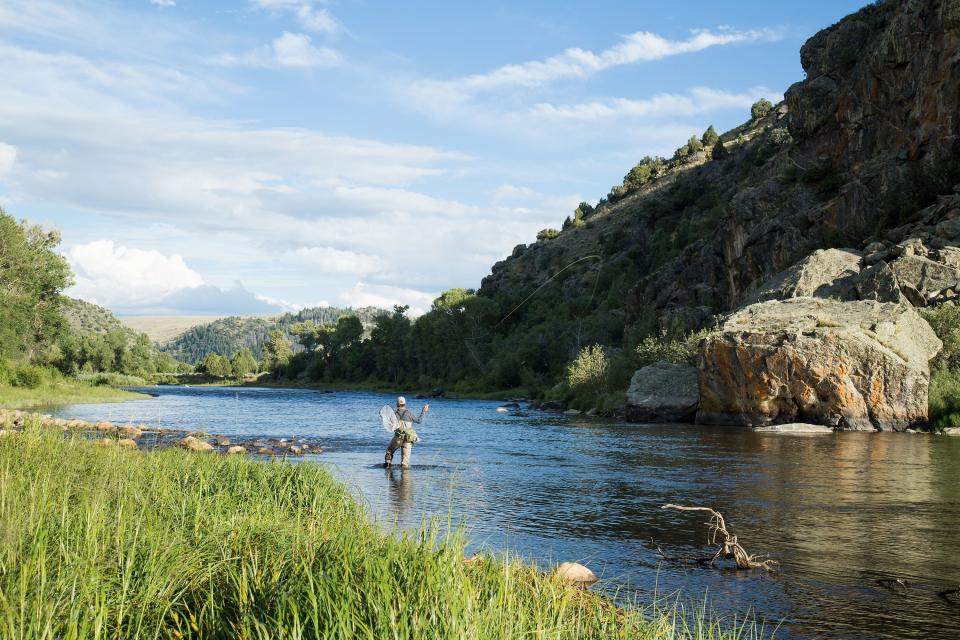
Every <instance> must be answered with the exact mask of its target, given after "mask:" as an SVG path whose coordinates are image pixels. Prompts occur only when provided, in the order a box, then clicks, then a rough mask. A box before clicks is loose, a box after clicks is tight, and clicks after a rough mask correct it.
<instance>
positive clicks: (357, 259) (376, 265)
mask: <svg viewBox="0 0 960 640" xmlns="http://www.w3.org/2000/svg"><path fill="white" fill-rule="evenodd" d="M293 253H294V255H295V256H296V257H297V258H299V259H300V260H301V261H303V262H304V263H305V264H307V265H308V266H310V267H311V268H313V269H316V270H317V271H319V272H321V273H353V274H356V275H365V274H368V273H374V272H376V271H379V270H380V261H379V260H378V259H377V258H376V257H375V256H370V255H365V254H361V253H354V252H353V251H341V250H339V249H334V248H333V247H300V248H299V249H297V250H295V251H294V252H293Z"/></svg>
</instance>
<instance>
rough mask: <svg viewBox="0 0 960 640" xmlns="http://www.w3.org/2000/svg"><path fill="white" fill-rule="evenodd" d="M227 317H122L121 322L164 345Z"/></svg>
mask: <svg viewBox="0 0 960 640" xmlns="http://www.w3.org/2000/svg"><path fill="white" fill-rule="evenodd" d="M224 317H226V316H120V322H122V323H123V324H125V325H126V326H128V327H130V328H131V329H133V330H134V331H138V332H141V333H145V334H147V337H149V338H150V340H152V341H153V342H156V343H157V344H163V343H164V342H169V341H170V340H173V339H174V338H176V337H177V336H179V335H180V334H181V333H185V332H186V331H188V330H190V329H192V328H194V327H197V326H200V325H202V324H210V323H211V322H213V321H215V320H219V319H221V318H224Z"/></svg>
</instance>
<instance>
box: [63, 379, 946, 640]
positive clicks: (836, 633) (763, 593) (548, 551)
mask: <svg viewBox="0 0 960 640" xmlns="http://www.w3.org/2000/svg"><path fill="white" fill-rule="evenodd" d="M150 391H151V392H153V393H157V394H158V395H159V397H157V398H154V399H150V400H143V401H134V402H128V403H124V404H120V405H78V406H74V407H66V408H63V409H61V410H60V412H59V413H60V415H65V416H71V417H79V418H86V419H91V418H97V419H100V418H106V419H109V420H112V421H114V422H128V421H130V422H138V423H139V422H142V423H147V424H151V425H154V424H156V425H159V426H164V427H183V428H187V429H203V430H205V431H207V432H211V433H222V434H225V435H228V436H231V437H233V436H237V437H240V436H244V437H246V436H250V437H264V438H267V437H286V438H291V439H292V438H307V439H310V440H311V441H314V440H315V441H318V442H319V443H320V444H321V445H322V446H323V448H324V450H325V452H324V453H323V454H322V455H320V456H318V457H317V458H316V460H318V461H321V462H324V463H325V464H327V466H328V467H329V468H330V469H331V471H332V472H333V473H334V474H335V475H336V476H337V477H339V478H340V479H341V480H343V481H344V482H345V483H346V484H347V485H348V486H349V487H350V488H351V489H352V490H353V491H354V492H355V494H356V495H357V496H358V497H359V498H360V499H361V501H362V502H363V503H364V504H365V506H366V508H367V509H368V511H369V513H370V514H371V515H372V516H373V517H374V518H376V519H377V520H378V521H379V522H380V523H381V524H382V525H383V526H384V527H385V528H387V529H392V528H393V527H406V528H419V526H420V525H421V523H422V522H423V521H424V520H425V519H431V518H439V519H441V520H443V521H446V520H447V519H448V516H449V517H450V519H451V520H452V521H453V524H454V525H455V526H456V525H462V526H464V527H465V528H466V529H467V531H468V536H469V538H470V540H471V541H472V545H471V548H472V549H474V550H476V549H479V548H487V549H491V548H492V549H510V550H512V551H515V552H517V553H519V554H521V555H522V556H523V557H526V558H529V559H530V560H532V561H534V562H537V563H540V564H542V565H544V566H546V565H548V564H550V563H552V562H558V561H564V560H577V561H582V562H584V563H585V564H587V565H588V566H590V568H591V569H593V570H594V571H595V572H596V573H597V574H598V575H601V576H602V577H603V579H604V583H603V584H604V587H603V588H605V589H609V590H610V591H611V592H616V593H617V595H618V597H619V598H621V599H625V600H631V599H633V598H636V599H637V600H638V601H640V602H644V601H646V600H649V599H650V598H651V597H653V596H654V594H673V593H676V592H678V591H682V592H683V593H684V594H686V595H688V596H689V597H692V598H697V597H702V596H703V594H704V593H707V594H709V597H710V600H711V602H712V605H713V606H714V608H716V609H717V610H718V611H719V612H720V613H722V614H728V615H731V616H732V615H735V614H736V615H739V616H740V617H742V615H743V613H745V612H747V611H752V612H753V613H754V614H755V615H756V616H757V618H758V620H759V621H761V622H762V621H766V622H767V626H768V628H769V627H771V626H775V625H776V624H777V623H779V622H780V621H783V623H784V624H783V626H782V627H781V628H780V629H779V631H778V633H777V637H781V638H857V639H861V638H862V639H866V638H910V639H919V638H951V639H953V638H956V637H958V636H960V606H957V604H956V601H957V597H956V596H950V595H947V596H943V597H941V596H940V595H938V593H940V592H941V591H944V590H948V589H950V588H956V587H957V586H958V585H960V555H958V554H957V553H956V550H957V548H960V527H958V523H960V482H958V479H960V438H950V437H943V436H940V437H938V436H928V435H906V434H889V433H878V434H872V433H848V434H826V435H818V436H791V435H785V434H756V433H752V432H750V431H748V430H745V429H724V428H716V427H698V426H694V425H626V424H617V423H611V422H605V421H600V420H589V419H583V418H572V419H570V418H565V417H563V416H558V415H551V414H543V413H540V412H535V411H529V412H527V415H520V413H519V412H515V413H513V414H508V413H497V412H496V411H495V409H496V407H497V405H498V403H496V402H486V401H454V400H443V399H437V400H430V405H431V412H430V414H429V417H428V419H427V420H426V422H425V423H424V424H423V425H421V426H420V427H418V429H417V431H418V433H419V434H420V436H421V442H420V443H418V444H417V445H416V446H414V448H413V458H412V464H413V467H414V468H412V469H410V470H406V471H405V470H402V469H399V468H398V467H393V468H390V469H384V468H383V466H382V464H377V463H378V462H380V461H382V460H383V452H384V448H385V447H386V444H387V441H388V440H389V437H390V436H389V434H387V433H385V432H384V431H383V429H382V428H381V426H380V424H379V420H378V418H377V410H378V409H379V408H380V406H382V405H383V404H386V403H389V402H392V397H390V396H386V395H384V394H378V393H372V392H370V393H368V392H357V393H351V392H336V393H327V394H324V393H318V392H316V391H313V390H279V389H250V388H243V389H235V388H210V387H203V388H182V387H171V388H163V387H161V388H151V389H150ZM413 408H414V410H417V409H418V407H417V406H414V407H413ZM666 503H675V504H686V505H699V506H710V507H713V508H715V509H717V510H718V511H720V512H722V513H723V514H724V515H725V516H726V518H727V524H728V525H729V527H730V529H731V530H732V531H733V532H734V533H735V534H736V535H738V536H739V540H740V542H741V543H742V544H743V545H744V547H745V548H746V549H747V550H748V551H749V552H750V553H757V554H769V555H770V556H771V557H773V558H776V559H777V560H779V561H780V563H781V571H779V572H778V573H773V574H768V573H766V572H757V571H754V572H727V571H717V570H712V569H706V568H701V567H695V566H694V567H691V566H683V565H679V564H677V563H672V562H664V561H663V558H662V556H661V555H660V553H659V552H658V551H657V546H658V545H659V546H660V547H662V548H663V549H665V550H669V553H670V555H691V556H695V555H702V554H703V553H705V552H707V551H708V550H709V548H710V547H709V545H708V540H707V528H706V527H705V526H703V521H704V519H705V518H704V517H703V516H702V515H697V514H690V513H678V512H673V511H664V510H662V509H661V508H660V507H661V506H662V505H663V504H666ZM897 580H900V581H901V582H896V581H897Z"/></svg>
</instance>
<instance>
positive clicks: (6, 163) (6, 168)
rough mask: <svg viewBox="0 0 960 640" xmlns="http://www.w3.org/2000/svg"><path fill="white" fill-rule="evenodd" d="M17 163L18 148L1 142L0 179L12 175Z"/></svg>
mask: <svg viewBox="0 0 960 640" xmlns="http://www.w3.org/2000/svg"><path fill="white" fill-rule="evenodd" d="M16 162H17V148H16V147H15V146H13V145H12V144H7V143H5V142H0V178H2V177H3V176H5V175H6V174H8V173H10V170H11V169H13V165H14V164H15V163H16Z"/></svg>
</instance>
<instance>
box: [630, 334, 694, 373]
mask: <svg viewBox="0 0 960 640" xmlns="http://www.w3.org/2000/svg"><path fill="white" fill-rule="evenodd" d="M710 333H711V331H710V330H709V329H703V330H701V331H694V332H693V333H690V334H687V335H686V336H684V337H682V338H674V337H671V336H669V335H668V334H667V333H666V332H663V333H661V334H660V335H657V336H647V337H646V338H644V339H643V340H642V341H641V342H640V344H638V345H637V348H636V349H635V351H636V354H637V364H638V366H640V367H645V366H647V365H650V364H654V363H655V362H661V361H663V362H678V363H679V362H685V363H687V364H696V362H697V354H698V353H699V350H700V341H701V340H703V339H704V338H705V337H707V336H708V335H709V334H710Z"/></svg>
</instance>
